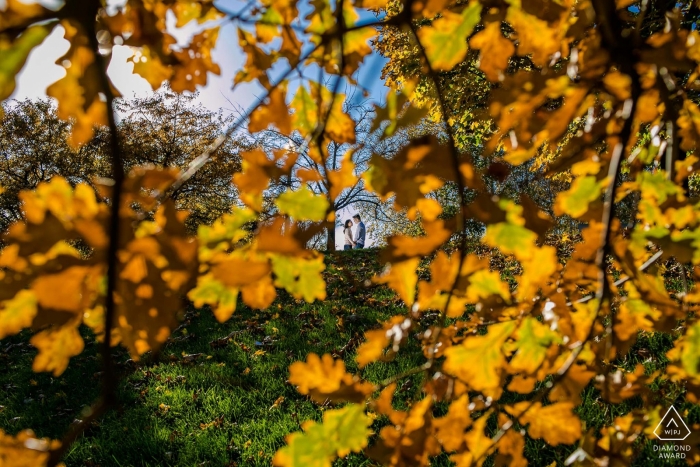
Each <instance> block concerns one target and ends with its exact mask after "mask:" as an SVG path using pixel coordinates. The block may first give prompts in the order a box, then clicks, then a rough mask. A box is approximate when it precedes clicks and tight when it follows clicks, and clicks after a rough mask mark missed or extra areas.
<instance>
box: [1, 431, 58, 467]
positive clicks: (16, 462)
mask: <svg viewBox="0 0 700 467" xmlns="http://www.w3.org/2000/svg"><path fill="white" fill-rule="evenodd" d="M59 447H61V442H60V441H56V440H50V439H48V438H37V437H36V435H35V434H34V432H33V431H32V430H23V431H20V432H19V433H17V435H16V436H11V435H9V434H6V433H5V432H4V431H2V430H0V465H2V466H3V467H39V466H44V465H47V462H48V461H49V455H50V451H52V450H55V449H58V448H59ZM58 466H59V467H64V466H65V464H63V462H61V463H59V464H58Z"/></svg>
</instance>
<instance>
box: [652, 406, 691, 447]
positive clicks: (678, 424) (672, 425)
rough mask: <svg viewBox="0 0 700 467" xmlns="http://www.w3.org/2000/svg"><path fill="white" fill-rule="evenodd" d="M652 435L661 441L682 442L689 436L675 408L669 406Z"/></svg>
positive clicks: (687, 429)
mask: <svg viewBox="0 0 700 467" xmlns="http://www.w3.org/2000/svg"><path fill="white" fill-rule="evenodd" d="M654 434H655V435H656V437H657V438H659V439H660V440H661V441H683V440H684V439H686V438H687V437H688V436H690V429H689V428H688V425H686V424H685V421H683V417H681V415H680V414H679V413H678V411H677V410H676V408H675V407H674V406H671V407H669V408H668V410H667V411H666V415H664V416H663V418H662V419H661V421H660V422H659V424H658V425H656V428H655V429H654Z"/></svg>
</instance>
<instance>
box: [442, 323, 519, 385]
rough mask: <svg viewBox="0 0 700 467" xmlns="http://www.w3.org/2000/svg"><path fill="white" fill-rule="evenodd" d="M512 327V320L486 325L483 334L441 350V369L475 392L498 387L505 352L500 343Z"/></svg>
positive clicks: (512, 329)
mask: <svg viewBox="0 0 700 467" xmlns="http://www.w3.org/2000/svg"><path fill="white" fill-rule="evenodd" d="M515 328H516V323H515V322H504V323H499V324H494V325H492V326H490V327H489V330H488V333H487V334H486V335H485V336H469V337H468V338H466V339H465V340H464V342H462V343H461V344H460V345H458V346H454V347H450V348H449V349H447V350H446V351H445V356H446V357H447V359H446V360H445V365H444V369H445V371H446V372H448V373H450V374H452V375H454V376H456V377H458V378H459V379H461V380H462V381H463V382H465V383H466V384H468V385H469V387H471V388H472V389H474V390H476V391H493V390H496V389H497V388H498V387H499V386H501V376H502V371H503V370H502V369H503V366H504V365H503V364H504V363H505V355H504V353H503V350H502V346H503V344H504V343H505V341H506V339H508V338H509V337H510V335H511V334H512V333H513V331H514V330H515Z"/></svg>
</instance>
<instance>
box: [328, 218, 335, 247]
mask: <svg viewBox="0 0 700 467" xmlns="http://www.w3.org/2000/svg"><path fill="white" fill-rule="evenodd" d="M326 231H327V232H328V235H327V237H326V250H327V251H335V224H333V225H331V226H329V227H327V228H326Z"/></svg>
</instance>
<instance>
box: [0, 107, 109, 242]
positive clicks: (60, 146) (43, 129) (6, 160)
mask: <svg viewBox="0 0 700 467" xmlns="http://www.w3.org/2000/svg"><path fill="white" fill-rule="evenodd" d="M70 130H71V124H70V123H69V122H66V121H64V120H61V119H60V118H58V116H57V115H56V109H55V106H54V105H53V104H52V103H51V102H50V101H48V100H40V101H30V100H23V101H14V102H9V103H8V102H5V103H3V104H2V112H1V116H0V187H2V188H3V192H2V193H0V231H4V230H5V229H7V227H8V226H9V225H10V224H11V223H12V222H15V221H18V220H20V219H22V209H21V206H20V199H19V192H20V191H21V190H31V189H34V188H35V187H36V186H37V185H38V184H39V183H41V182H45V181H48V180H49V179H51V177H53V176H55V175H61V176H63V177H65V178H66V179H67V180H68V181H69V182H71V183H72V184H76V183H79V182H86V183H91V180H92V179H93V177H95V176H99V175H101V174H104V173H105V172H106V170H107V169H108V167H107V165H108V164H109V159H106V158H105V157H104V155H103V151H100V150H99V149H98V147H99V145H100V144H101V143H100V141H99V139H95V140H93V141H91V142H89V143H87V144H85V145H83V146H81V147H80V148H79V149H74V148H72V147H71V146H70V145H69V144H68V135H69V134H70Z"/></svg>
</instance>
